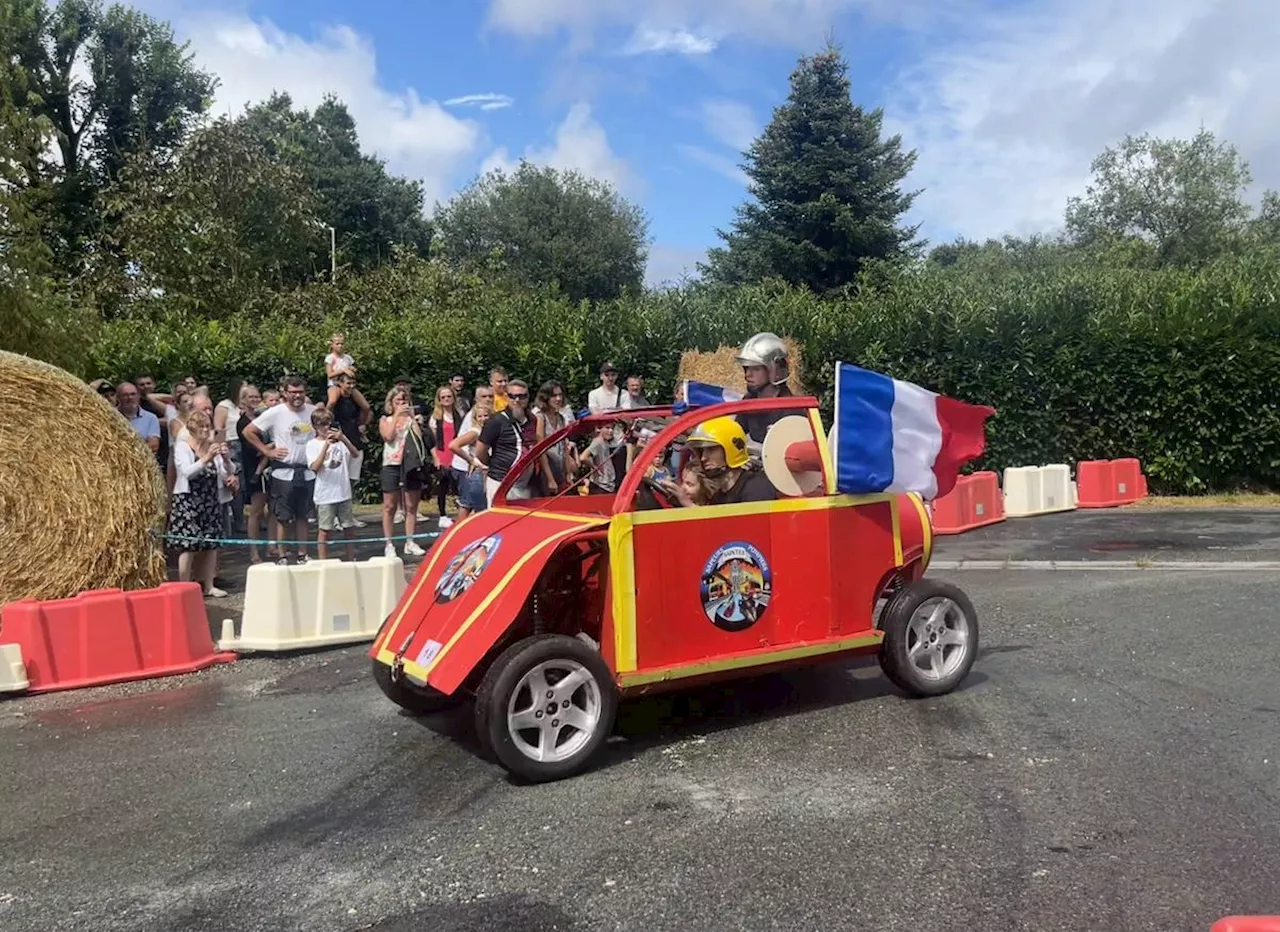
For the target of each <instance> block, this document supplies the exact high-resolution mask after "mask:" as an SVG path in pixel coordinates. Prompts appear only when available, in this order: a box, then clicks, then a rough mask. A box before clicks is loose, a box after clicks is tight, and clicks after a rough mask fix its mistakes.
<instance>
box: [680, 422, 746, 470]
mask: <svg viewBox="0 0 1280 932" xmlns="http://www.w3.org/2000/svg"><path fill="white" fill-rule="evenodd" d="M685 442H686V443H687V444H688V445H689V446H715V447H719V448H720V449H722V450H724V461H725V465H726V466H728V467H729V468H730V469H741V468H742V467H743V466H746V465H747V459H748V457H747V433H746V431H744V430H743V429H742V425H741V424H739V423H738V422H737V420H736V419H734V418H731V417H715V418H712V419H711V420H709V421H703V422H702V423H701V424H699V425H698V426H697V427H696V428H695V429H694V431H693V433H691V434H690V435H689V439H688V440H687V441H685Z"/></svg>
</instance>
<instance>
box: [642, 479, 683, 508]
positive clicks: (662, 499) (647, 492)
mask: <svg viewBox="0 0 1280 932" xmlns="http://www.w3.org/2000/svg"><path fill="white" fill-rule="evenodd" d="M636 498H637V499H638V504H639V505H640V507H641V508H643V509H646V510H648V509H651V508H653V507H654V506H657V507H658V508H674V507H675V506H674V505H672V504H671V499H670V498H669V497H668V496H667V492H666V490H665V489H663V487H662V486H661V485H659V484H658V482H657V480H656V479H654V478H653V477H652V476H645V477H644V478H643V479H641V480H640V488H639V489H638V490H636ZM650 502H652V504H650Z"/></svg>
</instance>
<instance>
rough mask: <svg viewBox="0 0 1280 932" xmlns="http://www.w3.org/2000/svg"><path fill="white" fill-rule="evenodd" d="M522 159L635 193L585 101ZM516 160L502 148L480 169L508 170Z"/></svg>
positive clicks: (632, 181) (633, 182)
mask: <svg viewBox="0 0 1280 932" xmlns="http://www.w3.org/2000/svg"><path fill="white" fill-rule="evenodd" d="M524 158H525V160H526V161H529V162H533V163H535V164H538V165H547V166H550V167H551V168H558V169H561V170H572V171H577V172H581V173H582V174H584V175H588V176H590V177H592V178H598V179H600V180H601V181H607V182H609V183H610V184H612V185H613V186H614V187H615V188H617V189H618V190H619V191H620V192H624V193H635V188H636V187H637V184H638V180H637V179H636V178H635V176H634V175H633V174H632V172H631V170H630V168H629V167H628V166H627V163H626V162H625V161H624V160H623V159H622V158H621V157H620V156H619V155H618V154H617V153H615V152H614V151H613V148H612V147H611V146H610V145H609V138H608V136H607V135H606V134H605V131H604V127H603V126H601V125H600V124H599V123H598V122H596V121H595V120H594V119H593V118H592V116H591V107H590V105H588V104H585V103H576V104H574V105H573V106H572V107H570V108H569V113H568V115H567V116H565V118H564V121H563V122H562V123H561V124H560V125H559V126H557V127H556V131H555V138H554V139H553V140H552V142H551V144H550V145H547V146H541V147H538V146H530V147H529V148H527V149H525V152H524ZM517 162H518V159H515V158H512V157H511V155H510V154H509V153H508V151H507V149H506V148H505V147H503V148H500V149H498V150H497V151H495V152H494V153H493V154H492V155H490V156H489V157H488V158H487V159H485V161H484V165H483V166H481V169H480V170H481V172H487V171H489V170H490V169H493V168H501V169H503V170H504V171H508V172H509V171H511V170H512V169H514V168H515V167H516V163H517Z"/></svg>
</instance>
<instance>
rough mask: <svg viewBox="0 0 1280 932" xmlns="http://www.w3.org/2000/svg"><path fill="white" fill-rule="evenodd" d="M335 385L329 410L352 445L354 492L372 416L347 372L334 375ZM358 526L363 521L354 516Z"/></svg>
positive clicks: (354, 381) (331, 390)
mask: <svg viewBox="0 0 1280 932" xmlns="http://www.w3.org/2000/svg"><path fill="white" fill-rule="evenodd" d="M337 383H338V384H337V385H335V386H334V387H333V388H332V389H330V391H329V410H330V411H331V412H332V413H333V419H334V421H335V422H337V425H338V429H339V430H341V431H342V435H343V436H344V437H346V438H347V439H348V440H350V441H351V445H352V446H353V447H355V451H356V452H355V455H354V456H352V457H350V462H349V464H348V473H347V475H348V476H349V478H350V479H351V491H352V494H353V495H354V493H355V486H356V483H357V482H359V481H360V469H361V467H362V466H363V465H364V451H365V446H366V441H365V429H366V425H367V424H368V423H369V421H371V420H372V419H373V411H372V410H370V408H369V403H368V402H367V401H365V400H364V396H363V395H361V394H360V391H359V389H357V388H356V380H355V378H354V377H352V376H351V375H349V374H347V373H345V372H344V373H343V374H342V375H340V376H338V378H337ZM356 526H357V527H364V522H363V521H361V520H360V519H358V518H357V519H356Z"/></svg>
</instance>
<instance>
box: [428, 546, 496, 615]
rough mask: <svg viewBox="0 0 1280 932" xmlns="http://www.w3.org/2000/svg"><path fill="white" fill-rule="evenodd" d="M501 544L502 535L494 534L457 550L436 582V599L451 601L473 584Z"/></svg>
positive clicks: (438, 600) (491, 560)
mask: <svg viewBox="0 0 1280 932" xmlns="http://www.w3.org/2000/svg"><path fill="white" fill-rule="evenodd" d="M501 545H502V535H501V534H494V535H493V536H492V537H485V538H482V539H481V540H473V541H472V542H471V543H469V544H467V545H466V546H465V547H463V548H462V549H461V550H460V551H458V555H457V556H456V557H454V558H453V559H452V560H450V561H449V565H448V566H446V567H445V568H444V573H443V574H441V576H440V581H439V582H438V583H436V601H437V602H452V601H453V600H454V599H456V598H457V597H458V596H460V595H462V594H463V593H464V592H466V591H467V590H468V589H470V588H471V587H472V586H473V585H475V581H476V580H477V579H479V578H480V574H481V573H483V572H484V570H485V567H487V566H488V565H489V564H490V563H491V562H493V556H494V554H496V553H497V552H498V547H500V546H501Z"/></svg>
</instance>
